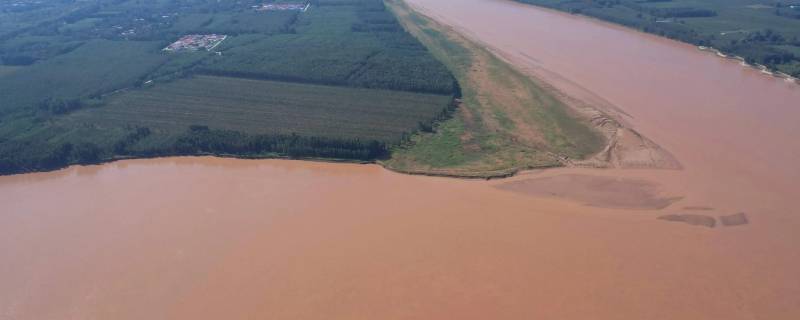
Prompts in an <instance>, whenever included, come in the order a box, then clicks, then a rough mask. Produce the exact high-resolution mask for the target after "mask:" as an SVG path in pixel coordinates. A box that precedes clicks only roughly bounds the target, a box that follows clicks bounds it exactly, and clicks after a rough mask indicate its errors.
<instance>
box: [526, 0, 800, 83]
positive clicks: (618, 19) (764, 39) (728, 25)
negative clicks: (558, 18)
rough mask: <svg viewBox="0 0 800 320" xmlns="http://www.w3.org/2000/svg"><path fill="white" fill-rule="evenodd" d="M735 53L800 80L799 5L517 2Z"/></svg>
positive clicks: (718, 0)
mask: <svg viewBox="0 0 800 320" xmlns="http://www.w3.org/2000/svg"><path fill="white" fill-rule="evenodd" d="M517 1H520V2H525V3H530V4H535V5H540V6H544V7H549V8H554V9H558V10H563V11H567V12H571V13H577V14H584V15H588V16H591V17H595V18H598V19H602V20H607V21H611V22H614V23H619V24H622V25H626V26H629V27H633V28H637V29H640V30H643V31H646V32H650V33H654V34H658V35H662V36H665V37H669V38H673V39H676V40H680V41H684V42H688V43H692V44H695V45H701V46H711V47H714V48H717V49H719V50H721V51H723V52H726V53H729V54H733V55H738V56H741V57H743V58H745V59H746V60H747V61H748V62H749V63H758V64H762V65H765V66H767V67H769V68H771V69H773V70H778V71H781V72H784V73H786V74H790V75H793V76H795V77H800V1H796V0H585V1H574V0H517Z"/></svg>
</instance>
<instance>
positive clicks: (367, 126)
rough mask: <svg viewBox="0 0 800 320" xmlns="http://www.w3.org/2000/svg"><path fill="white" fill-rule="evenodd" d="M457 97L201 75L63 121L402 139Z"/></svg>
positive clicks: (123, 96)
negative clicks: (199, 126)
mask: <svg viewBox="0 0 800 320" xmlns="http://www.w3.org/2000/svg"><path fill="white" fill-rule="evenodd" d="M450 100H451V97H450V96H445V95H434V94H422V93H411V92H401V91H388V90H371V89H360V88H346V87H333V86H323V85H311V84H300V83H286V82H276V81H265V80H248V79H241V78H229V77H214V76H196V77H193V78H190V79H183V80H178V81H175V82H171V83H167V84H161V85H157V86H155V87H153V88H147V89H142V90H132V91H128V92H124V93H120V94H117V95H115V96H113V97H111V98H110V99H109V101H108V103H107V104H106V105H105V106H102V107H98V108H87V109H85V110H81V111H78V112H75V113H73V114H71V115H68V116H66V117H64V119H63V120H61V122H59V124H60V125H62V126H64V127H75V126H78V127H79V126H92V127H98V128H106V127H108V128H113V127H130V126H139V127H149V128H151V129H154V130H157V131H159V132H164V133H167V134H175V133H182V132H184V131H185V130H186V128H188V127H189V126H190V125H204V126H208V127H210V128H213V129H225V130H236V131H240V132H243V133H247V134H291V133H297V134H299V135H303V136H326V137H334V138H353V139H362V140H379V141H383V142H388V143H394V142H397V141H399V140H400V139H401V138H402V137H403V135H404V134H406V133H410V132H413V131H415V130H417V128H418V125H419V123H420V122H426V121H429V120H430V119H432V118H434V117H436V116H437V115H438V114H439V113H441V112H442V109H443V108H445V107H446V106H447V105H448V103H449V102H450Z"/></svg>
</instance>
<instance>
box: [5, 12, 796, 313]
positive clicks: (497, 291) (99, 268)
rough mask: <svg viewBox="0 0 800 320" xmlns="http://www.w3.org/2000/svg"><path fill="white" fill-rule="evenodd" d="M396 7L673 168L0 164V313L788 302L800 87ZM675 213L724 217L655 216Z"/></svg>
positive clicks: (523, 309) (615, 37) (521, 25)
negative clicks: (45, 167)
mask: <svg viewBox="0 0 800 320" xmlns="http://www.w3.org/2000/svg"><path fill="white" fill-rule="evenodd" d="M409 2H410V3H412V4H413V5H415V6H416V7H417V8H419V9H421V10H424V11H425V12H427V13H428V14H430V15H431V16H432V17H435V18H437V19H439V20H440V21H443V22H445V23H450V24H452V25H455V26H456V27H457V28H458V29H459V30H462V31H464V33H465V34H467V35H469V36H471V37H475V38H476V40H480V41H482V42H484V43H489V44H491V45H492V46H494V50H496V51H503V52H505V53H506V55H507V56H508V57H510V58H509V59H512V60H513V61H514V62H515V63H518V65H519V66H520V67H521V68H523V69H524V70H526V71H527V72H537V76H539V77H544V78H547V79H551V81H552V83H554V84H556V85H557V86H558V87H559V89H560V90H563V91H564V92H569V93H570V94H572V95H573V96H575V97H577V98H579V99H582V100H584V101H586V102H587V103H596V105H598V106H603V107H604V108H607V109H606V110H608V112H609V113H612V112H616V114H618V115H620V117H621V118H622V119H623V120H624V121H626V126H629V127H631V128H632V129H634V130H636V132H639V133H641V134H642V136H643V137H647V138H648V139H649V140H651V141H653V143H657V144H658V145H660V146H662V147H663V148H664V149H665V150H668V151H669V152H670V153H671V154H672V155H673V156H674V157H675V159H676V160H677V161H679V162H680V164H681V168H680V169H673V170H663V169H659V170H653V169H647V168H640V169H631V170H619V169H603V170H598V169H588V168H564V169H554V170H544V171H536V172H527V173H524V174H521V175H519V176H516V177H512V178H509V179H504V180H496V181H495V180H492V181H465V180H456V179H445V178H431V177H419V176H407V175H401V174H397V173H392V172H389V171H387V170H384V169H382V168H380V167H379V166H374V165H353V164H330V163H313V162H297V161H281V160H266V161H254V160H232V159H214V158H170V159H153V160H134V161H121V162H117V163H112V164H107V165H103V166H90V167H76V168H69V169H66V170H62V171H58V172H51V173H37V174H29V175H18V176H8V177H0V203H2V208H0V283H1V284H2V285H1V286H0V319H14V320H18V319H37V320H38V319H120V320H125V319H137V320H138V319H193V320H195V319H199V320H203V319H292V320H294V319H325V320H328V319H481V320H483V319H537V318H538V319H614V320H617V319H637V320H639V319H670V320H672V319H726V320H727V319H734V320H735V319H770V320H772V319H778V320H782V319H787V320H789V319H792V320H794V319H798V318H800V277H798V270H800V250H798V248H797V246H798V244H800V232H797V230H800V217H799V216H798V209H797V199H798V197H797V196H798V190H800V185H799V184H800V183H799V182H798V181H800V170H799V169H798V168H797V164H798V163H800V152H798V150H800V139H797V138H798V137H800V126H798V125H797V124H798V123H800V108H797V106H798V103H797V102H798V101H800V87H798V86H796V85H794V84H788V83H785V82H783V81H781V80H780V79H776V78H773V77H767V76H765V75H763V74H760V73H759V72H758V71H757V70H752V69H748V68H742V67H741V66H739V65H738V64H737V63H736V62H733V61H728V60H723V59H719V58H717V57H715V56H713V55H708V54H704V53H702V52H699V51H698V50H696V49H695V48H694V47H692V46H689V45H684V44H680V43H676V42H672V41H669V40H664V39H660V38H657V37H653V36H650V35H646V34H641V33H638V32H633V31H629V30H626V29H623V28H619V27H616V26H611V25H608V24H605V23H600V22H597V21H593V20H589V19H585V18H582V17H577V16H571V15H565V14H560V13H557V12H552V11H547V10H542V9H538V8H535V7H530V6H524V5H519V4H514V3H511V2H505V1H499V0H460V1H445V0H409ZM587 48H589V49H587ZM520 52H522V53H524V54H525V55H527V56H528V58H524V57H523V56H522V55H518V53H520ZM515 56H516V57H520V59H514V57H515ZM575 177H579V178H575ZM548 183H549V184H552V185H553V188H560V190H561V191H562V196H560V197H552V195H547V194H545V192H544V191H542V190H547V187H546V185H547V184H548ZM570 184H572V185H573V186H575V187H576V188H582V190H584V191H585V192H575V191H574V190H571V189H569V188H566V186H569V185H570ZM509 186H514V187H519V188H518V189H517V190H514V189H515V188H512V190H511V191H508V190H505V189H508V187H509ZM626 193H630V194H626ZM581 197H588V199H589V201H586V199H585V198H584V199H582V198H581ZM677 198H680V199H677ZM653 199H674V201H672V202H671V203H669V204H667V205H666V206H665V207H663V208H662V209H657V208H659V207H662V205H658V206H655V205H650V206H646V205H643V204H652V203H659V201H661V200H653ZM653 201H655V202H653ZM587 202H588V203H591V202H595V205H594V206H592V205H585V204H586V203H587ZM609 202H611V203H612V204H617V205H613V206H612V205H608V203H609ZM620 203H622V204H625V205H623V206H620V205H619V204H620ZM597 204H600V205H597ZM603 204H604V205H603ZM631 204H633V205H631ZM621 207H624V208H621ZM737 213H742V214H737ZM687 214H697V215H703V216H708V217H713V218H715V220H716V221H717V222H718V224H717V225H716V227H715V228H703V227H696V226H692V225H689V224H686V223H675V222H671V221H665V220H660V219H658V217H661V216H666V215H687ZM696 219H697V218H680V220H696ZM706 220H707V219H706Z"/></svg>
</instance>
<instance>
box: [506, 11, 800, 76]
mask: <svg viewBox="0 0 800 320" xmlns="http://www.w3.org/2000/svg"><path fill="white" fill-rule="evenodd" d="M509 1H512V2H515V3H518V4H520V5H527V6H534V7H537V8H540V9H544V10H550V11H553V12H558V13H560V14H569V15H577V16H581V17H584V18H587V19H591V20H594V21H598V22H602V23H607V24H610V25H613V26H617V27H623V28H625V29H628V30H633V31H637V32H641V33H644V34H648V35H652V36H656V37H659V38H662V39H668V40H672V41H676V42H679V43H683V44H688V45H690V46H694V47H696V48H697V50H700V51H705V52H711V53H714V54H715V55H716V56H717V57H719V58H722V59H725V60H737V61H739V62H740V64H741V65H742V66H743V67H748V68H752V69H755V70H758V71H761V73H762V74H764V75H768V76H772V77H775V78H779V79H784V80H785V81H787V82H792V83H794V84H797V85H800V78H796V77H793V76H791V75H789V74H786V73H784V72H781V71H780V70H775V69H772V68H769V67H767V66H765V65H762V64H755V65H753V64H749V63H747V62H745V58H743V57H741V56H737V55H734V54H730V53H727V52H724V51H721V50H719V49H716V48H714V47H706V46H700V45H697V44H695V43H691V42H686V41H681V40H678V39H673V38H670V37H665V36H662V35H659V34H657V33H654V32H647V31H645V30H642V29H639V28H634V27H631V26H626V25H624V24H621V23H616V22H614V21H611V20H603V19H601V18H598V17H593V16H590V15H585V14H581V13H572V12H569V11H565V10H561V9H559V8H556V7H548V6H544V5H538V4H534V3H528V2H522V1H517V0H509Z"/></svg>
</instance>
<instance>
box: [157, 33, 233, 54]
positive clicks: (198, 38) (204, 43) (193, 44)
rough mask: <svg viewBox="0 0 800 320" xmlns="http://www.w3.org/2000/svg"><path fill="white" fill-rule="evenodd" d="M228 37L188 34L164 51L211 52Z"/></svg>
mask: <svg viewBox="0 0 800 320" xmlns="http://www.w3.org/2000/svg"><path fill="white" fill-rule="evenodd" d="M227 37H228V36H226V35H222V34H190V35H185V36H183V37H181V38H180V39H178V41H175V42H173V43H172V44H170V45H169V46H167V47H166V48H164V51H171V52H175V51H197V50H200V49H205V50H209V51H211V49H214V47H216V46H217V45H219V44H220V43H221V42H222V41H223V40H225V38H227Z"/></svg>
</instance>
